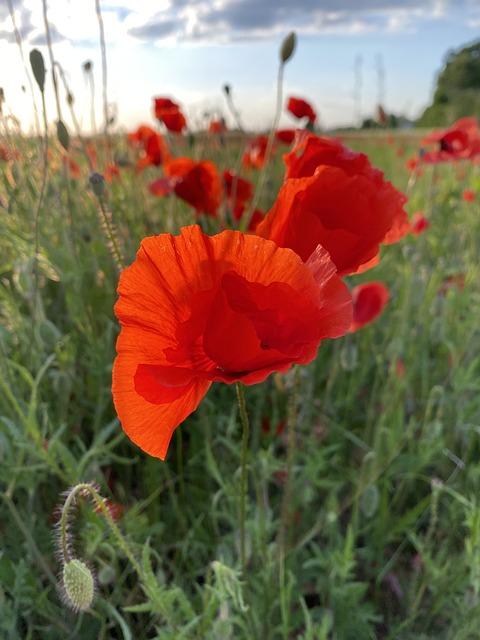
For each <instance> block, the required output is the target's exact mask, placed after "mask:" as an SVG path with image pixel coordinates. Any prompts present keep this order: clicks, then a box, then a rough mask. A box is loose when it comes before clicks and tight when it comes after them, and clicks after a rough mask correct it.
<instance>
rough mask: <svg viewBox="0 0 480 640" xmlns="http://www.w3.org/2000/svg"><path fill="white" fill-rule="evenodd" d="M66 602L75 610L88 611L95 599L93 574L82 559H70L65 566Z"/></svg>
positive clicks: (64, 585)
mask: <svg viewBox="0 0 480 640" xmlns="http://www.w3.org/2000/svg"><path fill="white" fill-rule="evenodd" d="M63 587H64V595H65V602H66V604H68V606H69V607H71V608H72V609H74V610H75V611H86V610H87V609H88V608H89V607H90V605H91V604H92V601H93V595H94V592H95V584H94V580H93V575H92V572H91V571H90V569H89V568H88V567H87V565H86V564H85V563H84V562H82V561H81V560H77V559H74V560H69V561H68V562H67V563H66V564H65V566H64V567H63Z"/></svg>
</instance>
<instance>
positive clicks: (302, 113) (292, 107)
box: [287, 97, 317, 124]
mask: <svg viewBox="0 0 480 640" xmlns="http://www.w3.org/2000/svg"><path fill="white" fill-rule="evenodd" d="M287 111H290V113H291V114H292V115H294V116H295V117H296V118H308V121H309V122H310V123H311V124H314V123H315V120H316V119H317V114H316V113H315V111H314V110H313V107H312V105H311V104H310V103H308V102H307V101H306V100H302V99H301V98H293V97H291V98H289V99H288V101H287Z"/></svg>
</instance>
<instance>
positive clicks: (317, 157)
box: [256, 135, 410, 276]
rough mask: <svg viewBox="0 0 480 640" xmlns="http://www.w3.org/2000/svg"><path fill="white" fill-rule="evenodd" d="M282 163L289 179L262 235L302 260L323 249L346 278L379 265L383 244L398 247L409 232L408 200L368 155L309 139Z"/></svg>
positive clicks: (260, 229)
mask: <svg viewBox="0 0 480 640" xmlns="http://www.w3.org/2000/svg"><path fill="white" fill-rule="evenodd" d="M283 158H284V161H285V164H286V165H287V173H286V180H285V183H284V185H283V187H282V189H281V190H280V193H279V195H278V197H277V200H276V202H275V203H274V205H273V207H272V208H271V209H270V211H269V212H268V213H267V215H266V217H265V219H264V220H263V222H262V223H261V224H260V225H259V226H258V227H257V229H256V233H257V234H258V235H260V236H262V237H264V238H269V239H270V240H273V241H274V242H276V243H277V244H278V245H279V246H281V247H290V248H291V249H293V250H294V251H295V252H296V253H298V255H299V256H300V257H301V258H302V259H303V260H304V261H305V260H307V259H308V257H309V255H310V254H311V252H312V251H313V250H314V249H315V247H316V246H317V244H321V245H322V246H323V247H325V249H326V250H327V251H328V252H329V253H330V256H331V258H332V260H333V262H334V263H335V265H336V267H337V269H338V274H339V275H340V276H344V275H348V274H353V273H359V272H361V271H365V270H366V269H367V268H370V267H371V266H373V264H376V263H377V262H378V253H379V247H380V244H381V243H383V244H391V243H393V242H397V241H398V240H400V238H402V237H403V236H404V235H405V234H406V233H407V232H408V231H409V230H410V224H409V222H408V217H407V214H406V212H405V211H404V208H403V207H404V205H405V203H406V201H407V198H406V196H405V195H404V194H403V193H401V192H400V191H398V190H397V189H395V187H393V185H392V184H391V183H390V182H388V181H386V180H384V178H383V173H382V172H381V171H380V170H378V169H375V168H373V167H372V166H371V164H370V161H369V160H368V158H367V156H366V155H365V154H363V153H357V152H355V151H352V150H350V149H347V148H346V147H344V146H343V145H342V144H340V143H339V142H338V141H336V140H331V139H329V138H321V137H317V136H314V135H309V136H308V137H306V138H304V139H303V140H302V141H301V142H300V144H298V145H297V146H296V147H295V148H294V149H293V150H292V151H291V152H290V153H287V154H285V155H284V156H283Z"/></svg>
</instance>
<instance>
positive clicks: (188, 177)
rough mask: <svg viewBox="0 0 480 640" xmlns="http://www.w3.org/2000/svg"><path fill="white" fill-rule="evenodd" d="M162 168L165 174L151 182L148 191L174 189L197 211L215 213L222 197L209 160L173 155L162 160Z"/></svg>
mask: <svg viewBox="0 0 480 640" xmlns="http://www.w3.org/2000/svg"><path fill="white" fill-rule="evenodd" d="M163 170H164V172H165V174H166V176H167V177H166V178H159V179H158V180H155V181H154V182H152V183H151V184H150V186H149V189H150V191H151V193H153V194H154V195H158V196H164V195H166V194H168V193H172V192H173V191H174V192H175V194H176V195H177V196H178V197H179V198H181V199H182V200H185V202H188V204H189V205H191V206H192V207H194V209H195V211H196V212H197V214H200V213H206V214H207V215H210V216H215V215H216V213H217V209H218V206H219V205H220V202H221V200H222V181H221V179H220V176H219V175H218V171H217V168H216V166H215V164H214V163H213V162H211V161H210V160H199V161H198V162H196V161H195V160H192V159H191V158H175V159H174V160H170V161H169V162H166V163H165V164H164V166H163Z"/></svg>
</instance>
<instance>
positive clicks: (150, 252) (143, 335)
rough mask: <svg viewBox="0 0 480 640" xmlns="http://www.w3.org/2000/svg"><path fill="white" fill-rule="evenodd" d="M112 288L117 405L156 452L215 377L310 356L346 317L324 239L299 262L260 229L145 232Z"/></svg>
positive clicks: (132, 431) (249, 377)
mask: <svg viewBox="0 0 480 640" xmlns="http://www.w3.org/2000/svg"><path fill="white" fill-rule="evenodd" d="M118 293H119V300H118V302H117V304H116V305H115V313H116V315H117V317H118V319H119V320H120V323H121V325H122V328H121V333H120V336H119V338H118V341H117V352H118V356H117V358H116V360H115V363H114V368H113V387H112V390H113V398H114V402H115V407H116V409H117V412H118V416H119V418H120V421H121V423H122V427H123V429H124V430H125V432H126V433H127V435H128V436H129V437H130V438H131V439H132V440H133V442H135V443H136V444H137V445H138V446H139V447H141V448H142V449H143V450H144V451H146V452H147V453H149V454H150V455H154V456H158V457H160V458H162V459H163V458H165V455H166V453H167V449H168V446H169V442H170V439H171V437H172V433H173V431H174V430H175V428H176V427H177V426H178V425H179V424H180V423H181V422H182V421H183V420H184V419H185V418H186V417H187V416H188V415H189V414H190V413H192V411H194V410H195V409H196V407H197V405H198V404H199V402H200V400H201V399H202V398H203V396H204V395H205V394H206V392H207V390H208V388H209V387H210V384H211V383H212V382H214V381H219V382H226V383H228V384H232V383H234V382H237V381H241V382H243V383H244V384H248V385H249V384H255V383H257V382H262V381H263V380H265V379H266V378H267V376H268V375H270V373H272V372H273V371H281V372H284V371H287V370H288V369H289V368H290V367H291V366H292V364H294V363H298V364H305V363H307V362H310V361H311V360H312V359H313V358H315V356H316V353H317V350H318V347H319V345H320V342H321V341H322V340H323V339H325V338H334V337H338V336H340V335H343V334H344V333H345V332H346V331H347V330H348V327H349V326H350V323H351V317H352V316H351V296H350V293H349V292H348V289H347V287H346V286H345V284H344V283H343V282H342V281H341V280H340V279H339V278H338V277H337V276H336V274H335V266H334V265H333V264H332V262H331V261H330V259H329V257H328V254H327V253H326V252H325V251H324V250H323V249H322V248H321V247H318V249H317V250H316V252H315V253H314V254H313V255H312V257H311V259H310V260H309V262H308V263H307V264H305V263H303V262H302V261H301V260H300V258H299V257H298V256H297V255H295V254H294V253H293V252H292V251H290V250H289V249H281V248H279V247H277V245H276V244H274V243H273V242H270V241H268V240H262V239H260V238H258V237H257V236H253V235H244V234H242V233H240V232H238V231H224V232H223V233H221V234H219V235H216V236H212V237H210V236H207V235H204V234H203V233H202V231H201V230H200V227H198V226H197V225H192V226H190V227H184V228H183V229H182V231H181V235H179V236H171V235H170V234H162V235H160V236H155V237H151V238H146V239H145V240H143V241H142V243H141V247H140V250H139V251H138V253H137V257H136V260H135V262H134V263H133V264H132V265H131V266H130V267H128V268H127V269H125V271H123V273H122V274H121V276H120V282H119V286H118Z"/></svg>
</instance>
